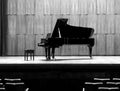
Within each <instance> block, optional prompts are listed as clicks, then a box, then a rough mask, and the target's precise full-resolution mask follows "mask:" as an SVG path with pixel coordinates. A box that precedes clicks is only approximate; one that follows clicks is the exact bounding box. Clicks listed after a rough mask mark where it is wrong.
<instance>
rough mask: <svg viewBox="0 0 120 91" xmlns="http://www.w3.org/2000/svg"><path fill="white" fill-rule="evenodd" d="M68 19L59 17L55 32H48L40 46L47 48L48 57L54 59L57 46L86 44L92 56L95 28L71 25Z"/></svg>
mask: <svg viewBox="0 0 120 91" xmlns="http://www.w3.org/2000/svg"><path fill="white" fill-rule="evenodd" d="M67 21H68V19H66V18H59V19H57V22H56V25H55V27H54V30H53V33H52V34H51V33H48V34H47V36H46V38H43V39H41V42H40V43H38V46H42V47H44V48H45V55H46V59H47V60H50V59H51V56H52V58H53V59H54V54H55V48H58V47H60V46H62V45H64V44H65V45H70V44H72V45H73V44H85V45H87V46H88V48H89V56H90V58H92V47H93V46H94V38H91V36H92V35H93V33H94V29H93V28H88V27H78V26H71V25H68V24H67Z"/></svg>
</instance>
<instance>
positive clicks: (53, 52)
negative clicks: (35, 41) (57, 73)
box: [52, 47, 55, 59]
mask: <svg viewBox="0 0 120 91" xmlns="http://www.w3.org/2000/svg"><path fill="white" fill-rule="evenodd" d="M54 54H55V47H52V58H53V59H54V58H55V55H54Z"/></svg>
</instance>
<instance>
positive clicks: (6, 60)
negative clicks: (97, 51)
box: [0, 56, 120, 64]
mask: <svg viewBox="0 0 120 91" xmlns="http://www.w3.org/2000/svg"><path fill="white" fill-rule="evenodd" d="M0 64H120V56H93V58H92V59H90V57H89V56H56V59H55V60H50V61H48V60H46V59H45V57H44V56H35V60H34V61H33V60H30V59H29V60H28V61H25V60H24V57H23V56H6V57H0Z"/></svg>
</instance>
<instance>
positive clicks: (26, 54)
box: [24, 49, 34, 61]
mask: <svg viewBox="0 0 120 91" xmlns="http://www.w3.org/2000/svg"><path fill="white" fill-rule="evenodd" d="M29 56H30V60H34V50H31V49H29V50H24V60H27V61H28V57H29Z"/></svg>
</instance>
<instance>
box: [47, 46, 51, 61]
mask: <svg viewBox="0 0 120 91" xmlns="http://www.w3.org/2000/svg"><path fill="white" fill-rule="evenodd" d="M47 59H48V60H50V47H48V57H47Z"/></svg>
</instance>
